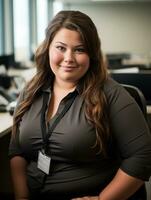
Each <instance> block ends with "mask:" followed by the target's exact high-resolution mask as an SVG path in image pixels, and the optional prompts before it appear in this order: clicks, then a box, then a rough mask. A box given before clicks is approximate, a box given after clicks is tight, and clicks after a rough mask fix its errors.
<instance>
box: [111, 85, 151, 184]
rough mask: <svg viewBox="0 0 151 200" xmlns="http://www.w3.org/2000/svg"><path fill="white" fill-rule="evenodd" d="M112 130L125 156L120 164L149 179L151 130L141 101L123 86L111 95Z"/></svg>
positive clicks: (140, 176) (135, 174)
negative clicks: (135, 98)
mask: <svg viewBox="0 0 151 200" xmlns="http://www.w3.org/2000/svg"><path fill="white" fill-rule="evenodd" d="M108 100H109V105H110V121H111V131H112V134H113V138H114V140H115V144H116V145H117V149H118V151H119V154H120V157H121V160H122V162H121V166H120V168H121V169H122V170H123V171H124V172H126V173H127V174H129V175H130V176H133V177H136V178H139V179H142V180H145V181H147V180H148V179H149V177H150V175H151V133H150V131H149V128H148V125H147V122H146V120H145V118H144V116H143V113H142V111H141V110H140V108H139V106H138V105H137V103H136V102H135V101H134V99H133V98H132V97H131V96H130V95H129V94H128V92H127V91H126V90H125V89H124V88H123V87H122V86H120V85H119V86H116V87H115V88H112V90H111V91H110V92H109V96H108Z"/></svg>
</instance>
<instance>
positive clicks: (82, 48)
mask: <svg viewBox="0 0 151 200" xmlns="http://www.w3.org/2000/svg"><path fill="white" fill-rule="evenodd" d="M75 52H77V53H84V52H85V48H84V47H78V48H76V49H75Z"/></svg>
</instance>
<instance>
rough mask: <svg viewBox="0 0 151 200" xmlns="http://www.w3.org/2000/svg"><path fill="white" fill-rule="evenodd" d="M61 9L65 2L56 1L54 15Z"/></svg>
mask: <svg viewBox="0 0 151 200" xmlns="http://www.w3.org/2000/svg"><path fill="white" fill-rule="evenodd" d="M61 10H63V3H62V2H58V1H54V2H53V15H56V14H57V13H58V12H59V11H61Z"/></svg>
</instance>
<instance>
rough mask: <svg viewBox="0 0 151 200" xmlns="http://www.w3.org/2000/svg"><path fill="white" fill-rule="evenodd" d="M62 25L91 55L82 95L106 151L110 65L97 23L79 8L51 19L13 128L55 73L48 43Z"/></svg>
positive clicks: (36, 56) (100, 143)
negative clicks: (105, 87)
mask: <svg viewBox="0 0 151 200" xmlns="http://www.w3.org/2000/svg"><path fill="white" fill-rule="evenodd" d="M61 28H67V29H70V30H75V31H78V32H79V33H80V36H81V38H82V40H83V43H84V45H85V49H86V51H87V53H88V55H89V58H90V67H89V69H88V71H87V73H86V74H85V75H84V77H82V79H81V80H80V84H81V86H82V95H83V96H84V99H85V114H86V117H87V118H88V120H89V121H90V122H91V123H93V124H94V126H95V128H96V136H97V140H96V144H95V145H97V146H98V147H99V150H101V151H102V152H103V153H104V154H105V152H106V144H107V140H108V137H109V125H108V115H107V109H106V98H105V94H104V92H103V85H104V82H105V81H106V79H107V68H106V66H105V64H104V62H103V56H102V52H101V44H100V39H99V36H98V33H97V30H96V27H95V25H94V23H93V22H92V20H91V19H90V17H89V16H87V15H86V14H84V13H82V12H79V11H61V12H59V13H58V14H57V15H56V16H55V17H54V18H53V20H52V21H51V22H50V23H49V25H48V27H47V29H46V37H45V40H44V41H43V42H42V44H41V45H40V46H39V48H38V49H37V51H36V54H35V61H36V66H37V74H36V75H35V76H34V78H33V79H32V80H31V81H30V82H29V83H28V84H27V86H26V94H27V95H26V98H25V99H24V100H23V101H22V102H21V104H20V105H19V107H18V109H17V112H16V114H15V115H14V127H13V128H14V131H15V128H16V127H17V125H18V124H19V122H20V120H21V118H22V116H23V114H24V113H25V112H26V111H27V110H28V109H29V107H30V106H31V104H32V103H33V101H34V99H35V98H36V97H37V95H38V94H39V91H40V89H41V87H43V86H44V84H45V83H46V82H48V81H52V80H53V77H54V74H53V72H52V71H51V68H50V66H49V56H48V53H49V46H50V44H51V42H52V40H53V38H54V36H55V35H56V33H57V32H58V31H59V30H60V29H61Z"/></svg>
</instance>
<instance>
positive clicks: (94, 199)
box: [71, 196, 99, 200]
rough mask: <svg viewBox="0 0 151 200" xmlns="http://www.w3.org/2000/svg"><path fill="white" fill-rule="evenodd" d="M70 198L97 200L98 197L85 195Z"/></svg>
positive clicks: (75, 199)
mask: <svg viewBox="0 0 151 200" xmlns="http://www.w3.org/2000/svg"><path fill="white" fill-rule="evenodd" d="M71 200H99V197H98V196H92V197H89V196H86V197H77V198H74V199H71Z"/></svg>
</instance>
